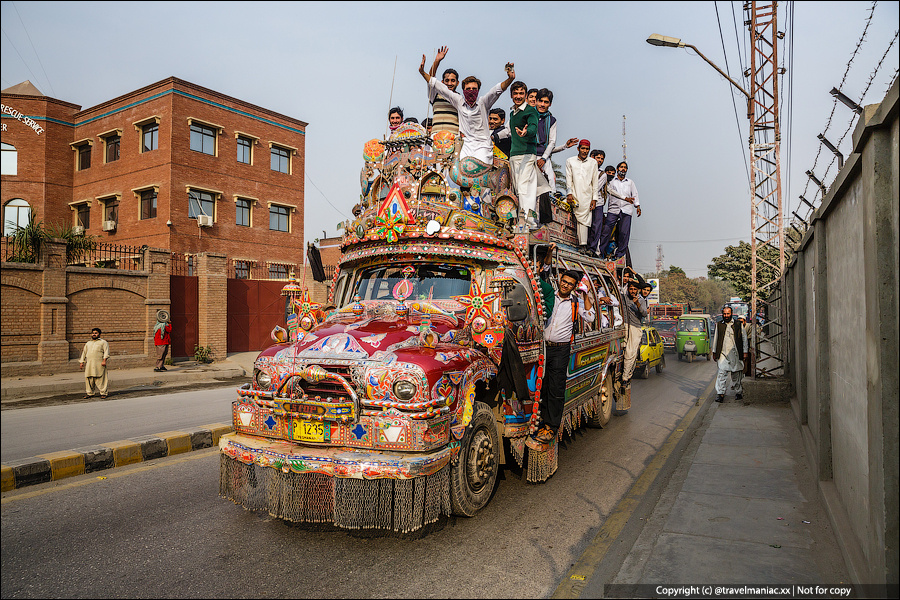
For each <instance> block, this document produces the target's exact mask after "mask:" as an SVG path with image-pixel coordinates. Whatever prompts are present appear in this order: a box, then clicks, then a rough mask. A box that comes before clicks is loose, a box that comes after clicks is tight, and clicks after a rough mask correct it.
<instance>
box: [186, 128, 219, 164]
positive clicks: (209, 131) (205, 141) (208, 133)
mask: <svg viewBox="0 0 900 600" xmlns="http://www.w3.org/2000/svg"><path fill="white" fill-rule="evenodd" d="M191 150H194V151H195V152H202V153H203V154H210V155H212V156H215V155H216V130H215V129H213V128H212V127H208V126H206V125H202V124H200V123H191Z"/></svg>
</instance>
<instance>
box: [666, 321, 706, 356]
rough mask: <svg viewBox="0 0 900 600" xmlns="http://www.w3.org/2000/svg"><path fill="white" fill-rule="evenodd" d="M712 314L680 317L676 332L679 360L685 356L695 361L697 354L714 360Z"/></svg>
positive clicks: (676, 348) (676, 350) (676, 349)
mask: <svg viewBox="0 0 900 600" xmlns="http://www.w3.org/2000/svg"><path fill="white" fill-rule="evenodd" d="M709 322H710V316H709V315H694V314H691V315H682V316H680V317H678V327H677V330H676V332H675V352H677V353H678V360H681V359H682V358H685V359H686V360H687V361H688V362H693V361H694V357H695V356H704V355H705V356H706V360H712V351H711V349H710V343H709V339H710V325H709Z"/></svg>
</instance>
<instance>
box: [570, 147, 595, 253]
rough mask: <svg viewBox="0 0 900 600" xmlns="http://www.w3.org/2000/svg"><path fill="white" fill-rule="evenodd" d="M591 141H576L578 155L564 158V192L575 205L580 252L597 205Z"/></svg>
mask: <svg viewBox="0 0 900 600" xmlns="http://www.w3.org/2000/svg"><path fill="white" fill-rule="evenodd" d="M590 152H591V143H590V142H589V141H588V140H581V141H580V142H578V155H577V156H572V157H570V158H569V159H567V160H566V187H567V190H566V192H567V193H568V196H567V199H568V201H569V204H574V206H575V210H574V212H575V220H576V221H577V222H578V246H579V249H580V250H581V251H582V252H586V251H587V249H588V247H587V243H588V231H589V230H590V228H591V216H592V214H593V212H594V208H595V207H596V206H597V197H598V185H597V183H598V178H599V174H598V172H597V161H596V160H594V159H592V158H589V157H588V155H589V154H590Z"/></svg>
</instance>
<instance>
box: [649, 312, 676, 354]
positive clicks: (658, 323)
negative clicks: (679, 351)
mask: <svg viewBox="0 0 900 600" xmlns="http://www.w3.org/2000/svg"><path fill="white" fill-rule="evenodd" d="M677 323H678V322H677V321H676V320H675V319H673V318H670V317H652V318H651V319H650V325H652V326H653V327H655V328H656V331H657V333H659V337H661V338H662V341H663V348H664V349H666V350H668V351H670V352H674V351H675V328H676V325H677Z"/></svg>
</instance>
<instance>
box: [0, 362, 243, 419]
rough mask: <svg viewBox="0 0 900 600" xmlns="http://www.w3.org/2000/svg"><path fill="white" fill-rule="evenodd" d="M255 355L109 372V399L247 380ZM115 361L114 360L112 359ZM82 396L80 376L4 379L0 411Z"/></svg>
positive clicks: (63, 375) (79, 374)
mask: <svg viewBox="0 0 900 600" xmlns="http://www.w3.org/2000/svg"><path fill="white" fill-rule="evenodd" d="M258 354H259V353H258V352H234V353H231V354H229V355H228V356H227V358H226V359H225V360H222V361H217V362H214V363H210V364H202V363H198V362H196V361H194V360H190V359H178V361H177V362H176V363H175V364H173V365H171V366H167V367H166V368H167V369H168V370H167V371H165V372H160V373H157V372H155V371H154V370H153V367H152V366H148V367H141V368H137V369H110V370H109V371H108V373H109V397H110V398H115V397H116V396H117V395H120V394H123V393H127V392H134V391H141V390H162V389H167V388H177V387H183V386H189V385H198V384H202V383H204V382H215V381H223V380H228V379H233V378H235V377H251V376H252V375H253V361H254V360H256V357H257V355H258ZM113 360H115V357H113ZM73 394H75V395H79V394H80V395H84V373H83V372H82V371H77V372H74V373H59V374H56V375H40V376H34V377H7V378H3V379H2V381H0V402H2V404H3V408H4V409H7V408H11V407H12V403H15V402H20V401H23V400H37V399H42V398H53V397H57V396H67V395H73Z"/></svg>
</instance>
